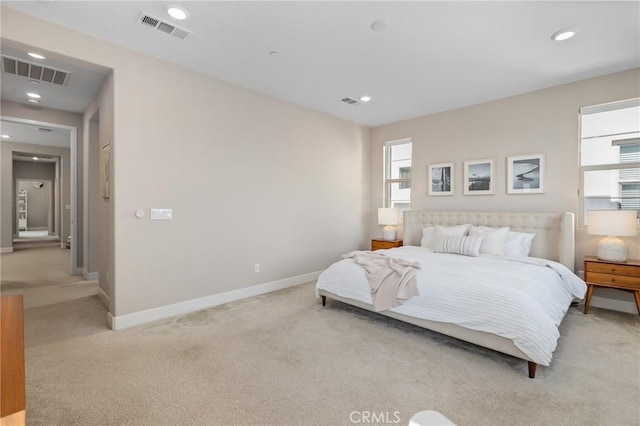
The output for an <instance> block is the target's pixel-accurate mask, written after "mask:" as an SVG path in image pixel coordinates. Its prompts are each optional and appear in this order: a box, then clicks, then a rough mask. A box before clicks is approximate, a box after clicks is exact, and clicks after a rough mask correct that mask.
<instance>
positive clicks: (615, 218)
mask: <svg viewBox="0 0 640 426" xmlns="http://www.w3.org/2000/svg"><path fill="white" fill-rule="evenodd" d="M587 232H588V233H589V234H592V235H606V236H607V237H606V238H603V239H601V240H600V241H598V246H597V251H596V256H598V258H599V259H602V260H607V261H611V262H624V261H626V260H627V256H628V254H629V249H628V248H627V245H626V244H625V243H624V241H622V240H621V239H620V238H617V237H631V236H634V235H637V234H638V218H637V213H636V211H635V210H589V211H588V212H587Z"/></svg>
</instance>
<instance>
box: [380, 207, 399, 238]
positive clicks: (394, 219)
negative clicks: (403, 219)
mask: <svg viewBox="0 0 640 426" xmlns="http://www.w3.org/2000/svg"><path fill="white" fill-rule="evenodd" d="M399 219H400V211H399V210H398V209H396V208H380V209H378V224H379V225H386V226H385V227H384V228H382V239H383V240H385V241H393V240H395V239H396V228H395V227H394V226H393V225H397V224H398V223H400V220H399Z"/></svg>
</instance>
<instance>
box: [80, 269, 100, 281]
mask: <svg viewBox="0 0 640 426" xmlns="http://www.w3.org/2000/svg"><path fill="white" fill-rule="evenodd" d="M81 271H82V276H83V277H84V279H85V280H87V281H95V280H98V279H99V278H100V272H87V270H86V269H84V268H82V269H81Z"/></svg>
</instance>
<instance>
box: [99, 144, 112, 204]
mask: <svg viewBox="0 0 640 426" xmlns="http://www.w3.org/2000/svg"><path fill="white" fill-rule="evenodd" d="M101 154H102V158H101V161H100V175H101V176H100V177H101V180H102V198H104V199H108V198H109V196H110V194H111V188H110V179H109V169H110V168H111V144H106V145H105V146H103V147H102V152H101Z"/></svg>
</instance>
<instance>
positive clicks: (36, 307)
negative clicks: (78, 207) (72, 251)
mask: <svg viewBox="0 0 640 426" xmlns="http://www.w3.org/2000/svg"><path fill="white" fill-rule="evenodd" d="M0 275H1V278H2V280H1V284H0V294H1V295H3V296H7V295H12V294H22V295H23V296H24V310H25V313H24V316H25V347H27V348H28V347H31V346H36V345H39V344H42V343H50V342H54V341H62V340H66V339H71V338H75V337H81V336H88V335H91V334H96V333H101V332H106V331H108V328H107V325H106V317H107V310H106V308H105V307H104V305H103V304H102V303H101V302H100V300H99V299H98V296H97V295H96V292H97V288H98V283H97V281H85V280H84V278H83V277H82V276H81V275H70V274H69V250H67V249H62V248H60V246H59V244H56V245H53V246H51V245H49V246H47V245H45V246H40V247H32V248H25V249H20V250H16V251H14V252H13V253H5V254H2V255H1V257H0Z"/></svg>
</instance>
